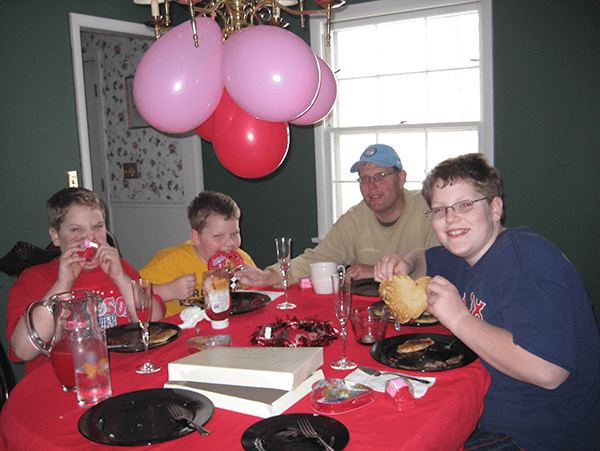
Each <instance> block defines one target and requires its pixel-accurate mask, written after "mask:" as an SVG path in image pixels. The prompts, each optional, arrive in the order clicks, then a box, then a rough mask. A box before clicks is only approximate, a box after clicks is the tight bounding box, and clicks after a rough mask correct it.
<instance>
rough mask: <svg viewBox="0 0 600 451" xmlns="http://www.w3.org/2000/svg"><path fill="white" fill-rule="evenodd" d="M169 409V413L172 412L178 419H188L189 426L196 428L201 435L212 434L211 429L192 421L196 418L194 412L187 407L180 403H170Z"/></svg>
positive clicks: (174, 417)
mask: <svg viewBox="0 0 600 451" xmlns="http://www.w3.org/2000/svg"><path fill="white" fill-rule="evenodd" d="M167 409H169V413H170V414H171V416H172V417H173V419H175V420H176V421H186V422H187V424H188V426H189V427H191V428H193V429H196V430H197V431H198V433H199V434H200V435H208V434H210V431H209V430H208V429H204V428H203V427H202V426H200V425H199V424H196V423H194V422H192V419H193V418H194V416H193V415H192V412H190V411H189V410H187V409H184V408H183V407H181V406H180V405H179V404H169V405H168V406H167Z"/></svg>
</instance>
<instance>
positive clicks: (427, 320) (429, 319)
mask: <svg viewBox="0 0 600 451" xmlns="http://www.w3.org/2000/svg"><path fill="white" fill-rule="evenodd" d="M384 306H385V302H384V301H383V300H381V301H378V302H374V303H373V304H371V307H375V308H381V307H384ZM390 322H391V323H393V322H394V318H393V317H392V316H390ZM439 323H440V322H439V320H438V319H437V318H436V317H435V316H433V315H429V314H427V312H425V313H423V314H422V315H421V316H419V317H418V318H416V319H411V320H410V321H408V322H406V323H404V324H402V326H412V327H428V326H436V325H438V324H439Z"/></svg>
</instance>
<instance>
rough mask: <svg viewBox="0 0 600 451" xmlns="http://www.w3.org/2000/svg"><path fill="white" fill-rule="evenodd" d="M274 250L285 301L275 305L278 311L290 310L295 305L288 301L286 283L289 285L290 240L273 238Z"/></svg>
mask: <svg viewBox="0 0 600 451" xmlns="http://www.w3.org/2000/svg"><path fill="white" fill-rule="evenodd" d="M275 248H276V249H277V262H278V263H279V272H280V273H281V279H282V282H283V290H284V292H285V301H284V302H282V303H280V304H277V308H278V309H291V308H296V304H294V303H292V302H290V301H289V300H288V283H289V274H288V273H289V272H290V265H291V250H292V239H291V238H275Z"/></svg>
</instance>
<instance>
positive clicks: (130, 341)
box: [106, 322, 183, 352]
mask: <svg viewBox="0 0 600 451" xmlns="http://www.w3.org/2000/svg"><path fill="white" fill-rule="evenodd" d="M148 332H149V343H148V348H149V349H153V348H158V347H159V346H163V345H166V344H167V343H171V342H172V341H174V340H177V338H179V336H180V335H181V334H182V332H183V331H182V330H181V328H180V327H179V326H176V325H175V324H170V323H162V322H160V323H158V322H156V323H155V322H151V323H150V326H149V328H148ZM160 334H164V335H165V338H164V339H161V338H160ZM106 343H107V345H108V349H109V351H116V352H139V351H143V350H144V342H143V341H142V329H140V325H139V324H138V323H129V324H122V325H120V326H115V327H111V328H109V329H106Z"/></svg>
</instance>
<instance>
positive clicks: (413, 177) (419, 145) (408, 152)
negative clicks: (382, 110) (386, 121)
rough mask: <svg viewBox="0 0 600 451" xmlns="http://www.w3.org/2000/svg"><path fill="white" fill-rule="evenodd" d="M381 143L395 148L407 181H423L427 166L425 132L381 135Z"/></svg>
mask: <svg viewBox="0 0 600 451" xmlns="http://www.w3.org/2000/svg"><path fill="white" fill-rule="evenodd" d="M379 142H380V143H382V144H387V145H388V146H391V147H393V148H394V150H395V151H396V153H397V154H398V156H399V157H400V161H401V162H402V169H404V170H405V171H406V179H407V181H413V182H414V181H416V182H419V183H420V182H421V181H422V180H423V178H424V177H425V169H426V165H427V148H426V140H425V131H424V130H418V131H409V132H398V133H385V134H383V133H382V134H380V135H379Z"/></svg>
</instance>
